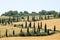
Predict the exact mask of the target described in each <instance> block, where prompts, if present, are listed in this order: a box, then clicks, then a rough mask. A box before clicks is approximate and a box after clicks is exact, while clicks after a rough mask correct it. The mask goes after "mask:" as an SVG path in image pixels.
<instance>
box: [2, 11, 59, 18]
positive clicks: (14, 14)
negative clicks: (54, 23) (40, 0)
mask: <svg viewBox="0 0 60 40" xmlns="http://www.w3.org/2000/svg"><path fill="white" fill-rule="evenodd" d="M25 15H54V17H60V12H57V11H54V10H51V11H46V10H41V11H40V12H38V13H37V12H31V13H29V12H28V11H24V12H22V11H20V12H18V11H12V10H10V11H8V12H5V13H4V14H2V15H1V16H25Z"/></svg>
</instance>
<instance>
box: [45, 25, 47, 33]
mask: <svg viewBox="0 0 60 40" xmlns="http://www.w3.org/2000/svg"><path fill="white" fill-rule="evenodd" d="M44 31H45V32H47V26H46V24H45V29H44Z"/></svg>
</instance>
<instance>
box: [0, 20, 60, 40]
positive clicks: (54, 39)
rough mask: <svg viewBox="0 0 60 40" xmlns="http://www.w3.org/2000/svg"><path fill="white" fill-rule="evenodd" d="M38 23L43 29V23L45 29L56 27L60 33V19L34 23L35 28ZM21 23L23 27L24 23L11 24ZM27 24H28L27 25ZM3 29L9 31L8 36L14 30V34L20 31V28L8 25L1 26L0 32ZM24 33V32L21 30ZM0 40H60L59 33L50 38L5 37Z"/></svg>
mask: <svg viewBox="0 0 60 40" xmlns="http://www.w3.org/2000/svg"><path fill="white" fill-rule="evenodd" d="M38 22H39V23H40V22H42V24H43V28H44V25H45V23H46V24H47V28H48V29H52V30H53V28H54V25H55V26H56V29H57V30H59V31H60V19H50V20H42V21H36V22H35V26H36V27H37V26H38ZM20 23H23V24H24V25H25V22H17V23H13V24H20ZM28 24H29V23H28ZM33 24H34V22H32V27H33ZM1 29H3V31H4V29H8V30H10V34H12V33H11V32H12V30H13V29H14V30H15V31H16V34H18V33H19V31H18V30H20V28H16V27H13V25H10V26H9V25H8V26H2V25H0V30H1ZM23 31H25V30H23ZM3 33H4V32H3ZM0 40H60V33H56V34H53V35H50V36H38V37H37V36H36V37H33V36H32V37H5V38H0Z"/></svg>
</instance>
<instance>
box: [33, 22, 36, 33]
mask: <svg viewBox="0 0 60 40" xmlns="http://www.w3.org/2000/svg"><path fill="white" fill-rule="evenodd" d="M33 28H34V33H36V27H35V22H34V26H33Z"/></svg>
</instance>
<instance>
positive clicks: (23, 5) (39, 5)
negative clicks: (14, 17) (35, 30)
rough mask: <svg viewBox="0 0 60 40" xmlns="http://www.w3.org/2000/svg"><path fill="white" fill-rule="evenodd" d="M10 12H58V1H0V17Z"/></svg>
mask: <svg viewBox="0 0 60 40" xmlns="http://www.w3.org/2000/svg"><path fill="white" fill-rule="evenodd" d="M10 10H13V11H15V10H17V11H18V12H20V11H28V12H32V11H35V12H39V11H41V10H47V11H49V10H55V11H58V12H59V11H60V0H0V15H1V14H3V13H5V12H7V11H10Z"/></svg>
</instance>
